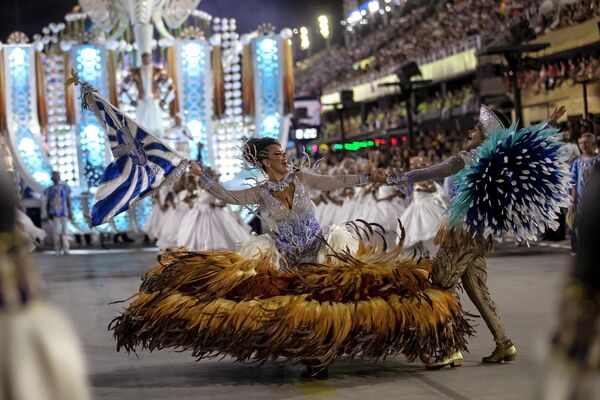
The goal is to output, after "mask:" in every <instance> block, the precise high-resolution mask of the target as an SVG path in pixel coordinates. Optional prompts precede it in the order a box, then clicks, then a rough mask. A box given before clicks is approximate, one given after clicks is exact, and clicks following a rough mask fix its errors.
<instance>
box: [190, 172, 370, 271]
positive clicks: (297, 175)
mask: <svg viewBox="0 0 600 400" xmlns="http://www.w3.org/2000/svg"><path fill="white" fill-rule="evenodd" d="M291 174H293V177H291V178H292V179H291V182H292V183H293V185H294V196H293V199H292V207H291V208H288V207H286V206H285V205H284V204H283V203H281V202H280V201H279V200H277V199H276V198H275V197H274V196H273V195H272V194H271V191H270V190H269V185H268V184H267V182H263V183H261V184H259V185H257V186H255V187H252V188H249V189H242V190H227V189H225V188H223V187H222V186H221V185H220V184H219V183H218V182H216V181H214V180H213V179H212V178H211V177H210V176H209V175H208V174H204V175H202V182H203V186H204V188H205V189H207V190H208V191H210V192H211V193H213V194H214V195H215V196H217V197H218V198H220V199H221V200H223V201H225V202H227V203H229V204H238V205H245V206H248V205H258V206H259V213H260V216H261V219H262V220H264V221H265V222H266V223H267V225H268V227H269V229H270V232H269V234H270V236H271V237H272V238H273V240H274V242H275V246H276V248H277V250H279V252H280V253H281V254H282V255H283V256H284V257H285V259H286V261H287V262H288V263H289V264H290V265H297V264H301V263H306V262H315V261H316V260H317V255H318V253H319V251H320V250H321V248H322V246H324V245H325V242H324V240H323V239H322V236H323V235H322V230H321V226H320V225H319V223H318V222H317V219H316V217H315V205H314V203H313V201H312V199H311V197H310V190H311V189H313V190H322V191H329V190H335V189H339V188H343V187H347V186H356V185H362V184H366V183H369V182H371V181H372V179H371V175H370V174H361V175H346V176H337V177H332V176H327V175H318V174H314V173H312V172H309V171H307V170H302V171H294V172H291ZM340 222H344V221H340Z"/></svg>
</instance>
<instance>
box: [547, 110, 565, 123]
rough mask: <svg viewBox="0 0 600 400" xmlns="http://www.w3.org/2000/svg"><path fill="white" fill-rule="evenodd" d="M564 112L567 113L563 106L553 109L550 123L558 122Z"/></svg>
mask: <svg viewBox="0 0 600 400" xmlns="http://www.w3.org/2000/svg"><path fill="white" fill-rule="evenodd" d="M566 112H567V109H566V108H565V106H560V107H556V108H555V109H554V111H553V112H552V115H551V116H550V123H552V124H556V123H557V122H558V120H559V119H560V118H561V117H562V116H563V115H565V113H566Z"/></svg>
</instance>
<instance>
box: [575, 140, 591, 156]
mask: <svg viewBox="0 0 600 400" xmlns="http://www.w3.org/2000/svg"><path fill="white" fill-rule="evenodd" d="M577 143H578V144H579V150H581V152H582V153H583V154H587V155H589V154H592V153H593V152H594V141H593V140H592V138H591V137H589V136H582V137H580V138H579V141H578V142H577Z"/></svg>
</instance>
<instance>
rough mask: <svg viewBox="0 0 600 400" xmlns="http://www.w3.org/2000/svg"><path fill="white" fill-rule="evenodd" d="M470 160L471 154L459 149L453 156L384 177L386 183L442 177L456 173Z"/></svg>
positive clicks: (400, 183) (403, 182) (393, 183)
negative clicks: (419, 167) (403, 172)
mask: <svg viewBox="0 0 600 400" xmlns="http://www.w3.org/2000/svg"><path fill="white" fill-rule="evenodd" d="M471 160H472V157H471V155H470V154H469V153H468V152H466V151H461V152H460V153H458V154H457V155H455V156H452V157H450V158H448V159H447V160H445V161H442V162H441V163H438V164H435V165H432V166H430V167H426V168H421V169H415V170H413V171H410V172H407V173H405V174H390V175H388V177H387V179H386V183H387V184H388V185H402V184H411V183H415V182H421V181H427V180H432V179H442V178H445V177H447V176H452V175H455V174H456V173H458V172H459V171H460V170H461V169H463V168H464V167H465V166H466V165H468V164H469V163H470V162H471Z"/></svg>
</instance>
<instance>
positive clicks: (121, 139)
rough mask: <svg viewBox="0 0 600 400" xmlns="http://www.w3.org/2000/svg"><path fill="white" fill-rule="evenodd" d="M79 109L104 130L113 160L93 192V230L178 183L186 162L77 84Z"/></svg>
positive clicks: (106, 102)
mask: <svg viewBox="0 0 600 400" xmlns="http://www.w3.org/2000/svg"><path fill="white" fill-rule="evenodd" d="M80 85H81V87H82V106H83V108H86V109H89V110H91V111H92V112H93V113H94V114H95V115H96V118H97V119H98V120H99V122H100V123H101V124H102V125H103V126H104V129H105V131H106V134H107V137H108V140H109V141H110V149H111V152H112V155H113V157H114V160H113V161H112V162H111V163H110V164H109V165H108V167H106V170H105V171H104V173H103V175H102V178H101V179H100V182H99V185H98V189H97V191H96V199H95V204H94V206H93V207H92V212H91V222H92V225H93V226H97V225H100V224H103V223H105V222H107V221H109V220H110V219H111V218H112V217H114V216H115V215H118V214H120V213H122V212H124V211H127V210H128V209H129V208H131V207H132V206H134V205H135V204H136V203H137V202H138V201H139V200H141V199H142V198H144V197H145V196H147V195H149V194H151V193H153V192H154V191H156V190H158V189H159V188H160V187H161V186H162V185H164V184H165V183H166V182H173V181H174V180H176V179H179V178H180V177H181V175H182V174H183V173H184V172H185V170H186V169H187V168H188V165H189V161H188V160H186V159H185V158H183V157H182V156H180V155H179V154H177V153H176V152H175V151H174V150H172V149H171V148H169V147H168V146H166V145H165V144H164V143H162V142H161V141H160V140H159V139H158V138H157V137H156V136H154V135H152V134H151V133H150V132H148V131H147V130H146V129H145V128H144V127H142V126H140V125H138V124H137V123H136V122H135V121H134V120H132V119H131V118H129V117H127V116H126V115H125V114H124V113H123V112H122V111H121V110H119V109H118V108H116V107H114V106H113V105H112V104H110V103H109V102H108V101H106V100H105V99H104V98H102V96H100V95H99V94H98V93H97V92H96V91H95V90H94V89H93V87H91V86H90V85H88V84H86V83H84V82H81V83H80Z"/></svg>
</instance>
